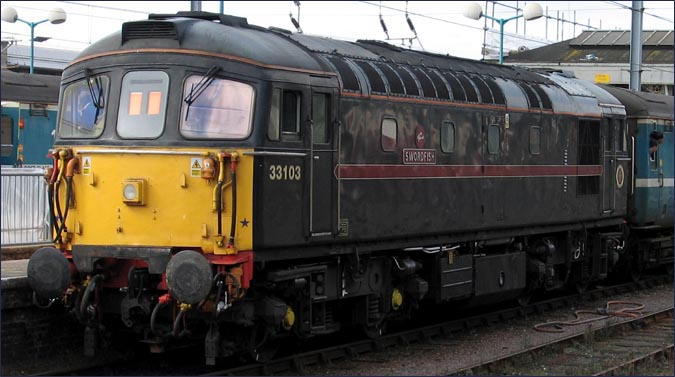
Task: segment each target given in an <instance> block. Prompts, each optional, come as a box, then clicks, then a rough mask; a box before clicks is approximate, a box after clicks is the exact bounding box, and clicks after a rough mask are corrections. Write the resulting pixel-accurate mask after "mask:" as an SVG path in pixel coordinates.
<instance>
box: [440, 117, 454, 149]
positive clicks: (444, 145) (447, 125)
mask: <svg viewBox="0 0 675 377" xmlns="http://www.w3.org/2000/svg"><path fill="white" fill-rule="evenodd" d="M441 150H442V151H443V152H445V153H452V152H454V151H455V123H454V122H443V126H442V127H441Z"/></svg>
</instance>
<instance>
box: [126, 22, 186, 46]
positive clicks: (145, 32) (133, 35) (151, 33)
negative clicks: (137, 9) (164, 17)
mask: <svg viewBox="0 0 675 377" xmlns="http://www.w3.org/2000/svg"><path fill="white" fill-rule="evenodd" d="M145 38H168V39H175V40H177V39H178V33H177V32H176V25H175V24H174V23H173V22H164V21H133V22H125V23H124V24H122V43H125V42H127V41H130V40H132V39H145Z"/></svg>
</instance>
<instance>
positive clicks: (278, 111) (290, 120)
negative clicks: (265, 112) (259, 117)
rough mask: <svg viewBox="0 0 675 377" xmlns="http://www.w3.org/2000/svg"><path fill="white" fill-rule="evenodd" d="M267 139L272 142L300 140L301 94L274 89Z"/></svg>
mask: <svg viewBox="0 0 675 377" xmlns="http://www.w3.org/2000/svg"><path fill="white" fill-rule="evenodd" d="M270 109H271V110H270V122H269V128H268V130H267V137H268V138H269V139H270V140H274V141H279V140H281V139H282V138H283V139H284V140H300V93H298V92H294V91H290V90H283V89H280V88H277V89H274V90H273V92H272V103H271V105H270Z"/></svg>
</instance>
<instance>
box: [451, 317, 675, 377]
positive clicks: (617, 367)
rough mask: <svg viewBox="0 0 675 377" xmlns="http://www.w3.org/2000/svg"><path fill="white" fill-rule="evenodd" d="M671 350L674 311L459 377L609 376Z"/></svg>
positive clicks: (572, 339)
mask: <svg viewBox="0 0 675 377" xmlns="http://www.w3.org/2000/svg"><path fill="white" fill-rule="evenodd" d="M672 351H673V308H672V307H671V308H669V309H665V310H660V311H658V312H655V313H651V314H648V315H644V316H639V317H637V318H635V319H633V320H630V321H628V322H621V323H618V324H614V325H611V326H606V327H602V328H598V329H595V330H589V331H586V332H584V333H582V334H577V335H572V336H568V337H565V338H562V339H557V340H555V341H552V342H549V343H546V344H543V345H539V346H536V347H532V348H529V349H526V350H524V351H522V352H516V353H514V354H511V355H508V356H506V357H500V358H496V359H494V360H491V361H488V362H483V363H480V364H476V365H472V366H470V367H467V368H462V369H461V370H456V371H453V372H452V373H450V374H449V375H451V376H464V375H481V376H485V375H530V376H546V375H555V376H559V375H581V376H612V375H616V374H618V373H621V372H622V371H630V370H634V368H635V366H636V365H637V364H638V363H640V362H644V361H646V360H650V359H652V358H654V357H657V356H660V355H666V354H667V353H668V352H670V354H671V355H672Z"/></svg>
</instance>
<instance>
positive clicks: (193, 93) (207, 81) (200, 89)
mask: <svg viewBox="0 0 675 377" xmlns="http://www.w3.org/2000/svg"><path fill="white" fill-rule="evenodd" d="M218 71H220V67H218V66H217V65H214V66H213V67H211V69H209V71H208V72H206V75H205V76H204V77H202V79H201V80H199V82H198V83H197V84H196V85H195V84H192V87H191V88H190V94H188V95H187V96H186V97H185V99H184V100H183V101H184V102H185V103H187V105H188V107H187V109H186V110H185V120H187V118H188V114H189V113H190V105H192V103H194V102H195V101H196V100H197V97H199V96H200V95H201V94H202V93H204V90H206V88H208V86H209V85H211V83H212V82H213V79H214V78H215V77H216V73H218Z"/></svg>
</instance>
